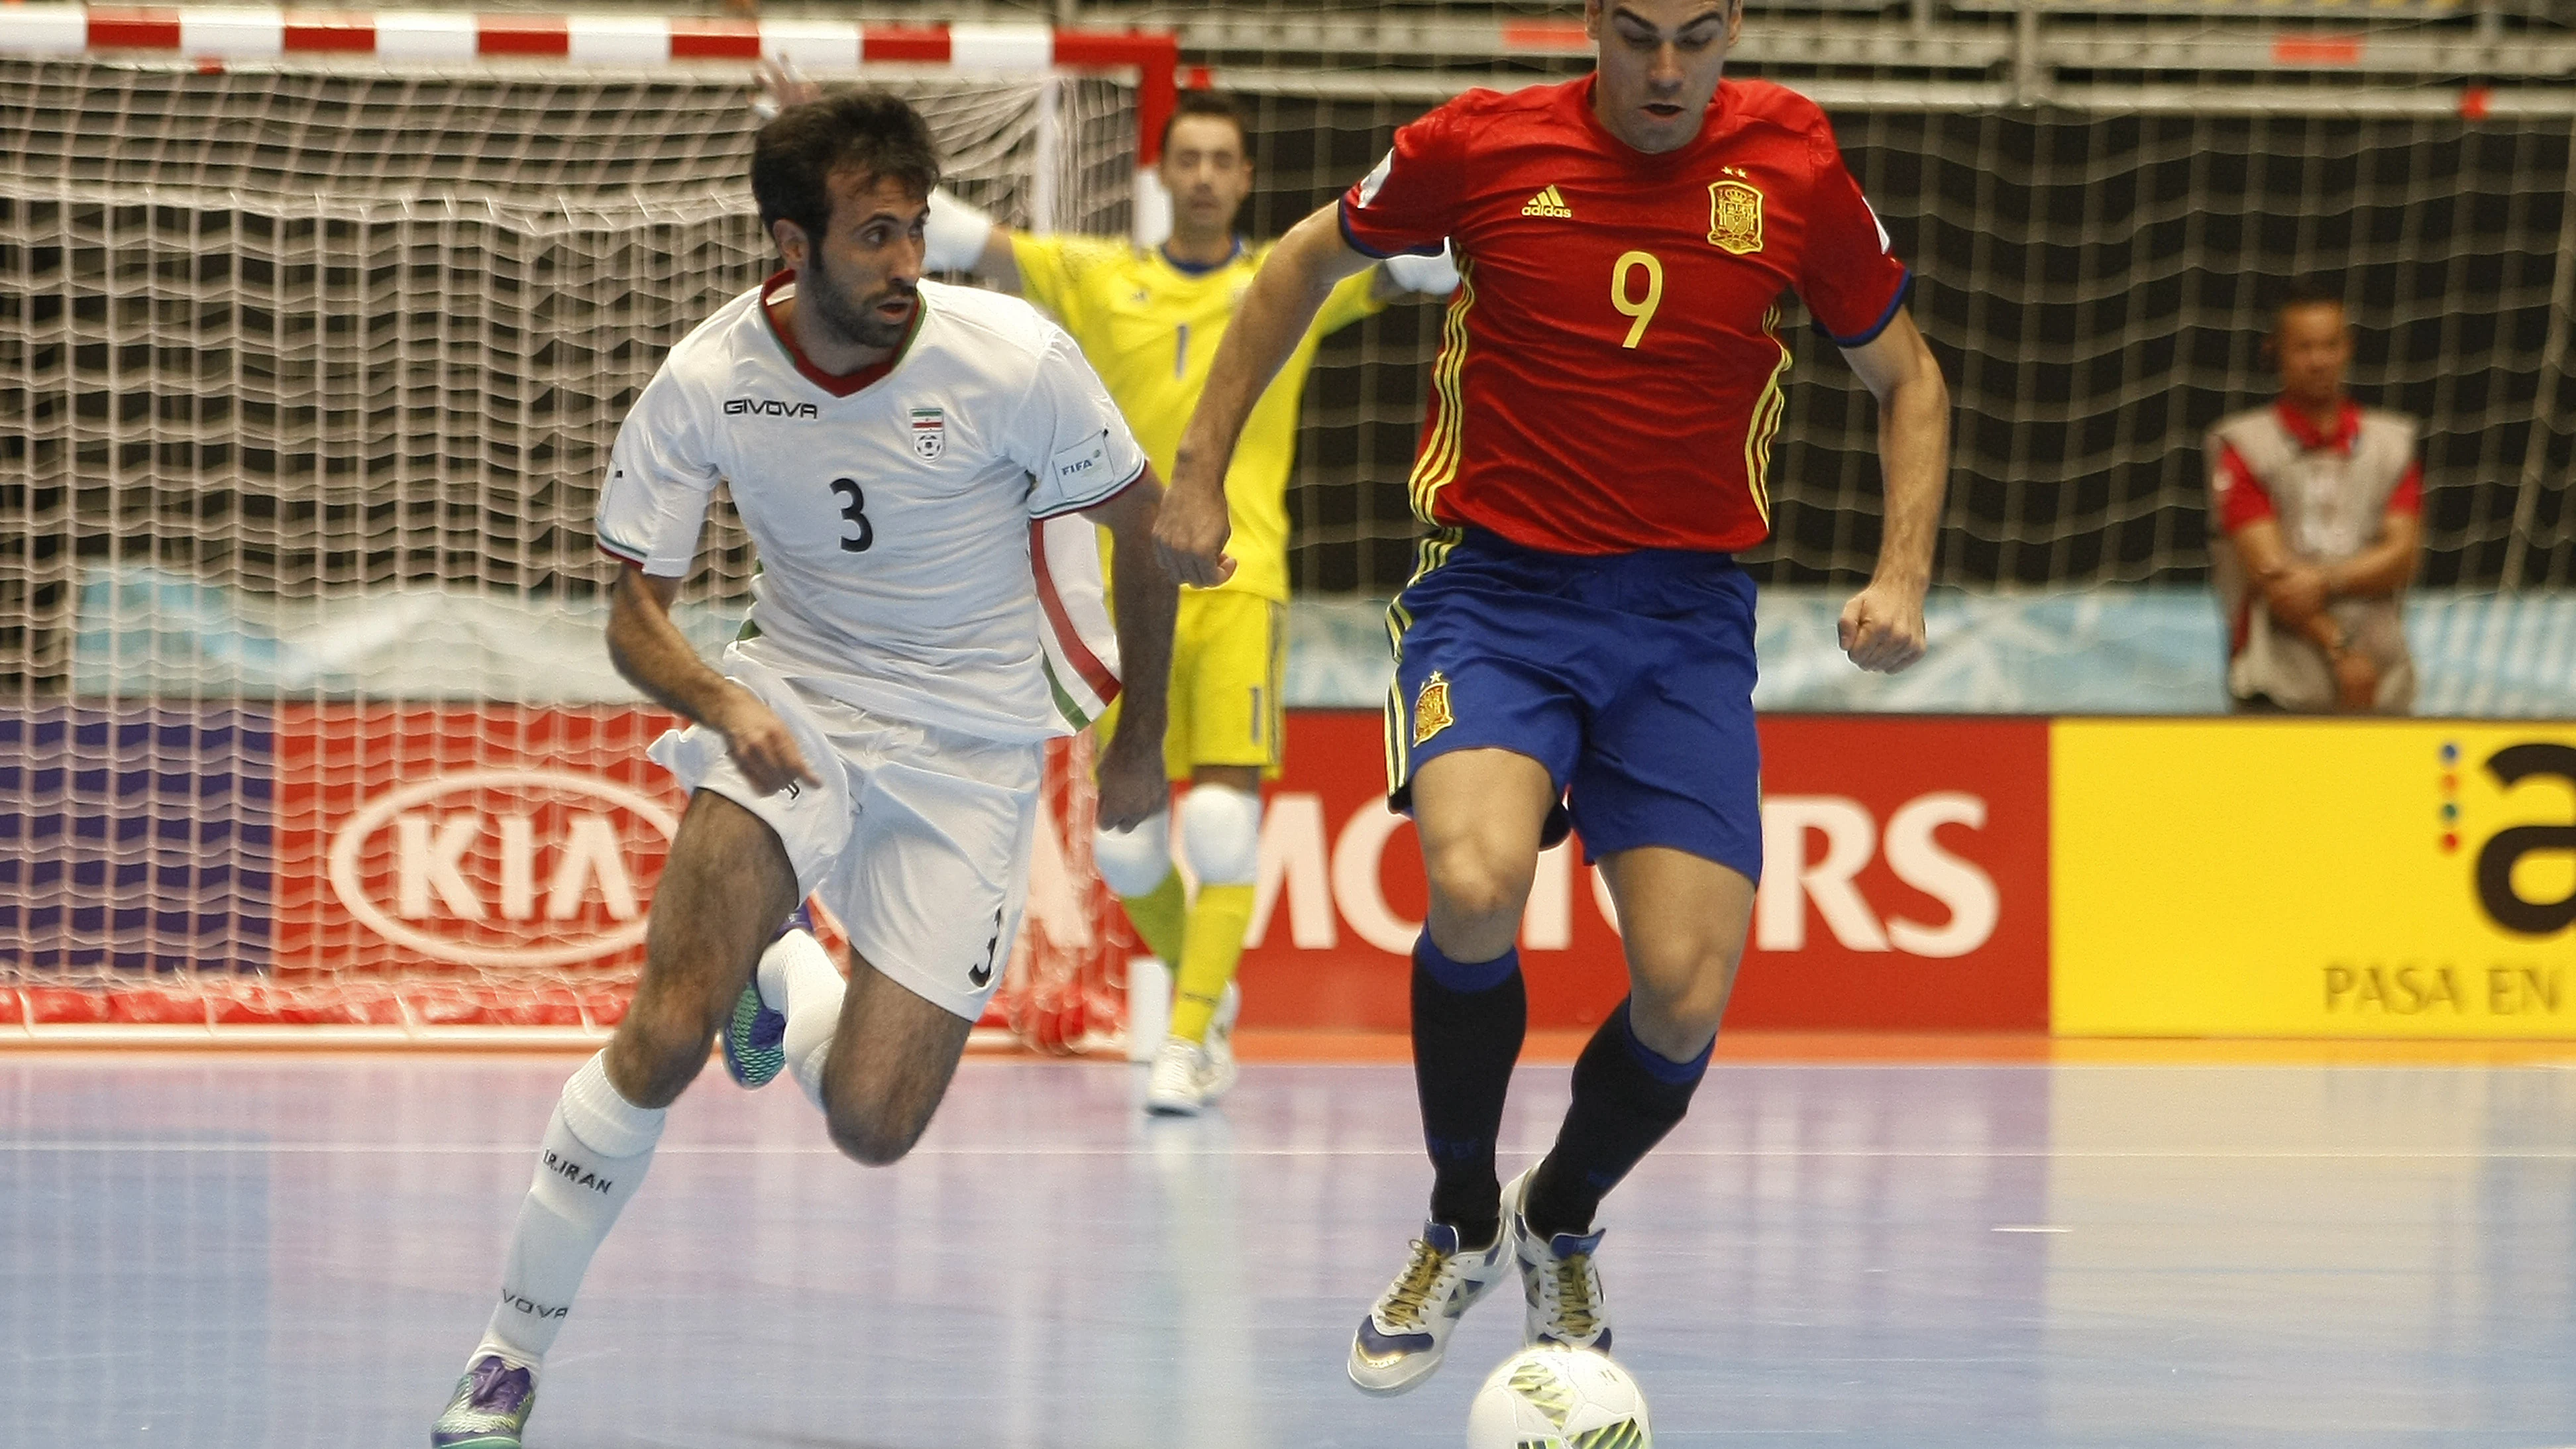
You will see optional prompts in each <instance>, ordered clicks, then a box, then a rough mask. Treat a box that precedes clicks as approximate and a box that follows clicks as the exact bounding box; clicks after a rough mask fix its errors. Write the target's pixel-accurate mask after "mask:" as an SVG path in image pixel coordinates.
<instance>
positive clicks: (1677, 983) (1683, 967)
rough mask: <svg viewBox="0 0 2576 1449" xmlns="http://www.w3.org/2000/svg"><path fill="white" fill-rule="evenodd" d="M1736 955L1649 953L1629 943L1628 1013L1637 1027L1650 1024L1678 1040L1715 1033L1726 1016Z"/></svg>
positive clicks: (1707, 951) (1720, 952) (1714, 949)
mask: <svg viewBox="0 0 2576 1449" xmlns="http://www.w3.org/2000/svg"><path fill="white" fill-rule="evenodd" d="M1741 954H1742V953H1741V951H1740V950H1727V949H1722V948H1719V947H1716V946H1708V947H1703V948H1699V949H1696V950H1668V951H1666V952H1664V953H1654V952H1653V951H1652V950H1651V948H1645V949H1643V950H1641V948H1640V947H1639V946H1638V945H1637V944H1636V943H1631V944H1630V947H1629V954H1628V977H1629V996H1630V1007H1629V1012H1630V1015H1631V1017H1632V1018H1633V1019H1635V1020H1637V1021H1639V1022H1641V1023H1654V1024H1656V1025H1659V1026H1663V1027H1666V1028H1668V1029H1669V1030H1671V1031H1675V1032H1679V1033H1681V1034H1683V1035H1699V1034H1703V1033H1705V1032H1711V1031H1715V1030H1716V1029H1717V1023H1718V1019H1719V1018H1720V1017H1722V1016H1724V1015H1725V1014H1726V999H1727V997H1728V995H1729V994H1731V993H1732V992H1733V990H1734V988H1735V969H1736V963H1737V960H1738V958H1739V957H1740V956H1741Z"/></svg>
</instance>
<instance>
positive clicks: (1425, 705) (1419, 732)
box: [1413, 669, 1457, 745]
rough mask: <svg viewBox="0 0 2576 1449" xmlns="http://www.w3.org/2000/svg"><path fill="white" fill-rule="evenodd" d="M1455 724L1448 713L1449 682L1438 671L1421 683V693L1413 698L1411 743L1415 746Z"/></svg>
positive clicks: (1453, 718) (1454, 717) (1455, 718)
mask: <svg viewBox="0 0 2576 1449" xmlns="http://www.w3.org/2000/svg"><path fill="white" fill-rule="evenodd" d="M1455 723H1457V716H1455V715H1452V714H1451V713H1449V681H1448V680H1447V679H1445V678H1443V677H1442V676H1441V673H1440V671H1439V670H1437V669H1435V670H1432V671H1431V677H1430V678H1429V679H1426V680H1424V681H1422V692H1421V693H1420V694H1417V695H1415V696H1414V697H1413V742H1414V743H1415V744H1417V745H1419V744H1421V743H1422V742H1423V741H1425V740H1427V739H1430V738H1431V737H1432V736H1433V735H1436V734H1438V733H1440V732H1441V731H1442V730H1445V729H1447V728H1449V726H1451V725H1453V724H1455Z"/></svg>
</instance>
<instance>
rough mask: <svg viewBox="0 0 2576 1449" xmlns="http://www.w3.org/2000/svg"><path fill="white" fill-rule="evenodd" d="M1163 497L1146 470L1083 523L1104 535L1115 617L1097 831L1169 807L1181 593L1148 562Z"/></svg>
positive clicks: (1124, 826)
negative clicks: (1111, 723) (1113, 682)
mask: <svg viewBox="0 0 2576 1449" xmlns="http://www.w3.org/2000/svg"><path fill="white" fill-rule="evenodd" d="M1162 497H1163V485H1162V482H1161V480H1159V479H1157V478H1156V477H1155V476H1154V470H1153V468H1152V467H1150V466H1148V467H1147V468H1146V469H1145V472H1144V474H1143V475H1142V476H1140V477H1139V478H1137V480H1136V481H1135V482H1133V483H1130V484H1128V485H1127V486H1126V487H1124V488H1122V489H1120V490H1118V493H1117V496H1115V497H1113V498H1110V499H1108V500H1107V501H1106V502H1102V503H1098V504H1094V505H1093V506H1091V507H1089V508H1086V509H1084V510H1083V511H1082V516H1083V517H1085V518H1088V519H1090V520H1091V521H1092V522H1094V523H1097V524H1099V525H1100V526H1101V527H1103V528H1106V529H1108V530H1109V536H1110V574H1111V579H1110V588H1111V590H1112V591H1113V593H1114V594H1115V597H1114V598H1113V599H1112V601H1111V606H1110V607H1111V610H1112V612H1113V613H1115V615H1116V616H1117V625H1118V671H1119V674H1120V676H1121V677H1122V679H1123V681H1124V684H1123V687H1122V688H1121V689H1120V691H1119V700H1118V732H1117V733H1116V734H1114V735H1112V736H1110V739H1109V749H1108V752H1107V753H1106V754H1104V755H1102V757H1101V760H1100V828H1101V829H1103V830H1132V829H1134V828H1135V827H1136V826H1137V825H1138V824H1140V823H1142V822H1143V821H1145V820H1148V819H1151V818H1152V817H1153V816H1154V815H1155V814H1156V813H1157V812H1159V811H1161V810H1162V809H1164V808H1165V807H1166V806H1168V805H1169V804H1170V803H1171V799H1172V786H1171V781H1170V780H1168V779H1167V778H1165V776H1164V774H1163V727H1164V724H1165V722H1166V721H1167V720H1168V719H1169V717H1170V705H1169V696H1170V692H1171V684H1172V617H1173V615H1174V614H1176V613H1177V612H1179V608H1180V590H1179V588H1178V587H1176V586H1175V585H1174V584H1173V583H1172V576H1171V575H1170V574H1168V573H1166V572H1164V571H1163V565H1162V563H1161V561H1160V560H1158V559H1157V558H1155V556H1154V518H1155V514H1156V513H1157V511H1158V510H1159V505H1160V503H1161V501H1162Z"/></svg>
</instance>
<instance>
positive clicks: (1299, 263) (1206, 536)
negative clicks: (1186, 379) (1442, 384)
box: [1154, 203, 1376, 588]
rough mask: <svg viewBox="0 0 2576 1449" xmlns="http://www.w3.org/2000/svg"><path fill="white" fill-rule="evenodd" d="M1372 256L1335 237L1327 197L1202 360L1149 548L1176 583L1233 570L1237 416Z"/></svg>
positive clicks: (1275, 251)
mask: <svg viewBox="0 0 2576 1449" xmlns="http://www.w3.org/2000/svg"><path fill="white" fill-rule="evenodd" d="M1375 260H1376V258H1374V257H1371V256H1369V255H1368V254H1367V253H1365V252H1360V251H1355V250H1353V249H1352V247H1351V246H1350V244H1349V243H1347V242H1345V241H1343V240H1342V227H1341V210H1340V206H1339V204H1338V203H1334V204H1330V205H1326V206H1324V207H1323V208H1321V209H1320V210H1318V211H1316V212H1315V213H1314V214H1313V215H1312V216H1309V217H1307V218H1306V219H1305V220H1304V221H1301V222H1299V223H1297V224H1296V225H1295V226H1293V227H1290V228H1289V229H1288V234H1287V235H1286V236H1284V237H1281V238H1280V239H1279V245H1278V246H1276V247H1274V248H1272V249H1271V252H1270V255H1269V256H1268V257H1267V258H1266V259H1264V260H1263V262H1262V263H1261V271H1260V272H1259V274H1258V275H1256V276H1254V277H1253V279H1252V288H1251V290H1249V291H1247V292H1245V293H1244V296H1243V305H1242V306H1241V307H1240V308H1238V309H1237V310H1236V312H1235V314H1234V321H1233V322H1232V323H1231V324H1229V325H1228V326H1227V327H1226V329H1225V340H1224V341H1223V342H1221V343H1219V344H1217V349H1216V358H1215V360H1214V361H1212V362H1211V363H1209V364H1208V380H1207V387H1206V389H1205V390H1204V391H1202V392H1201V393H1200V394H1199V405H1198V407H1197V409H1196V410H1195V411H1193V412H1192V413H1191V414H1190V422H1189V426H1188V428H1187V429H1185V430H1184V431H1183V432H1182V434H1181V447H1180V452H1179V454H1178V455H1177V456H1176V457H1175V458H1174V459H1173V461H1172V483H1171V490H1170V492H1169V493H1167V494H1166V495H1165V497H1164V500H1163V513H1162V518H1161V521H1160V522H1158V523H1156V524H1155V526H1154V543H1155V546H1156V547H1157V548H1158V549H1159V550H1160V551H1161V553H1162V556H1163V562H1164V564H1165V565H1166V566H1167V567H1168V568H1169V569H1170V570H1171V573H1172V576H1173V577H1174V578H1176V579H1179V580H1180V581H1181V582H1182V583H1185V584H1195V585H1197V586H1199V587H1201V588H1206V587H1208V586H1210V585H1214V584H1221V583H1223V582H1225V581H1226V579H1227V578H1228V577H1229V576H1230V575H1232V574H1233V572H1234V560H1232V559H1230V558H1227V557H1226V556H1225V538H1226V528H1227V526H1226V517H1225V470H1226V465H1227V464H1228V463H1230V462H1232V461H1233V459H1234V444H1235V440H1236V439H1237V438H1239V437H1241V436H1242V435H1243V424H1244V420H1245V419H1246V418H1249V417H1251V416H1252V408H1253V405H1254V404H1255V403H1258V402H1260V401H1261V394H1262V392H1263V391H1264V390H1265V389H1267V388H1268V387H1269V386H1270V379H1271V378H1273V377H1275V376H1277V375H1278V372H1279V367H1280V364H1282V363H1284V362H1286V361H1287V360H1288V355H1289V354H1290V353H1292V352H1294V351H1296V350H1297V344H1298V342H1299V341H1301V340H1302V339H1304V337H1305V335H1306V328H1307V327H1308V326H1309V325H1311V324H1312V323H1313V322H1314V320H1315V313H1316V312H1317V310H1319V309H1320V308H1322V306H1323V305H1324V299H1325V298H1326V297H1328V296H1330V295H1331V294H1332V290H1333V288H1334V287H1335V286H1336V285H1338V284H1339V283H1340V282H1341V280H1342V278H1344V277H1347V276H1349V275H1350V274H1351V273H1353V272H1356V271H1358V270H1359V269H1360V268H1362V267H1365V266H1367V265H1369V264H1370V263H1371V262H1373V261H1375Z"/></svg>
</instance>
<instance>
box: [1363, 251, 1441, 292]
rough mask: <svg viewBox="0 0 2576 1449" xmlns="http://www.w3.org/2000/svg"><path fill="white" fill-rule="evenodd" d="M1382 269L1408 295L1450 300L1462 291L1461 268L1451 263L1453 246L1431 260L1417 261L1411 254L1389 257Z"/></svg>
mask: <svg viewBox="0 0 2576 1449" xmlns="http://www.w3.org/2000/svg"><path fill="white" fill-rule="evenodd" d="M1378 265H1380V266H1382V267H1384V268H1386V274H1387V275H1388V276H1390V277H1392V278H1394V279H1395V284H1396V285H1397V286H1399V287H1402V288H1403V289H1404V290H1406V291H1408V292H1421V293H1424V294H1425V295H1428V296H1433V297H1446V296H1448V295H1449V294H1450V293H1452V292H1454V291H1457V290H1458V268H1457V266H1456V265H1455V264H1453V263H1452V262H1451V261H1450V260H1449V244H1448V243H1447V242H1442V243H1441V244H1440V250H1439V251H1438V252H1436V253H1434V254H1433V255H1431V256H1427V257H1417V256H1414V255H1413V254H1412V253H1410V252H1404V253H1399V254H1398V255H1395V256H1391V257H1388V258H1387V259H1386V260H1385V261H1383V262H1380V263H1379V264H1378Z"/></svg>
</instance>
